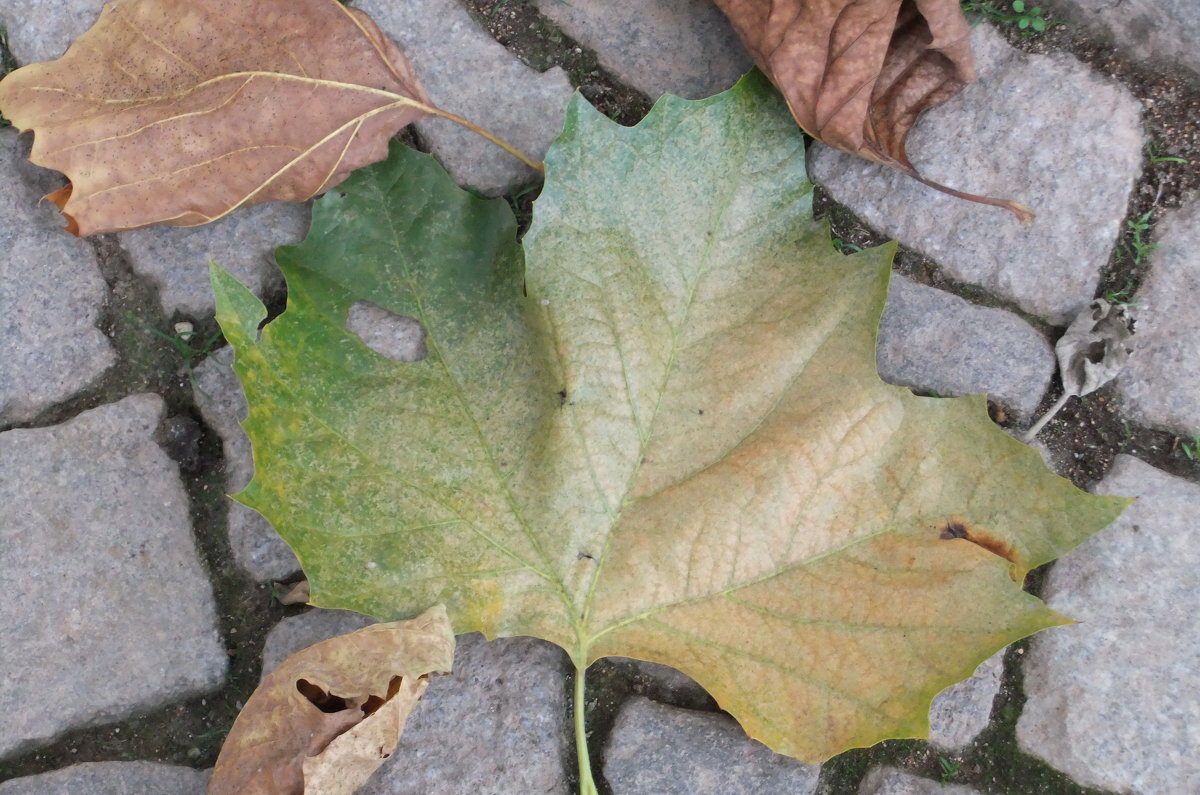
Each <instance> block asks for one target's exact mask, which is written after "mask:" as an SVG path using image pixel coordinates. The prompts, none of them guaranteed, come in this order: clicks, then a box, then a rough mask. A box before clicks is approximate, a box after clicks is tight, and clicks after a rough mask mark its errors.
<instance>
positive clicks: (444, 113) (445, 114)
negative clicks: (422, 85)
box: [419, 104, 546, 174]
mask: <svg viewBox="0 0 1200 795" xmlns="http://www.w3.org/2000/svg"><path fill="white" fill-rule="evenodd" d="M419 107H421V109H422V110H425V111H428V112H429V113H432V114H433V115H435V116H441V117H442V118H443V119H449V120H450V121H452V122H454V123H455V124H461V125H462V126H463V127H466V128H467V129H468V130H470V131H471V132H473V133H475V134H476V135H479V136H481V137H483V138H485V139H487V140H489V141H491V142H492V143H494V144H495V145H496V146H498V147H500V148H501V149H503V150H504V151H505V152H508V153H509V154H510V155H512V156H513V157H515V158H517V159H518V160H520V161H521V162H522V163H524V164H525V165H527V166H529V167H530V168H532V169H533V170H534V171H536V172H538V173H539V174H545V173H546V167H545V166H544V165H542V162H541V161H540V160H534V159H532V158H531V157H529V156H528V155H526V154H525V153H524V152H522V151H521V150H519V149H517V148H516V147H515V146H513V145H512V144H510V143H509V142H508V141H505V140H504V139H503V138H501V137H500V136H498V135H495V134H493V133H490V132H488V131H487V130H485V129H483V128H482V127H479V126H477V125H475V124H472V123H471V122H469V121H467V120H466V119H464V118H463V117H462V116H458V115H455V114H453V113H451V112H450V111H448V110H442V109H441V108H439V107H437V106H436V105H424V104H420V105H419Z"/></svg>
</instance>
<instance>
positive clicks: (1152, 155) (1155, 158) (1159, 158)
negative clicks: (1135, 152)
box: [1146, 138, 1188, 164]
mask: <svg viewBox="0 0 1200 795" xmlns="http://www.w3.org/2000/svg"><path fill="white" fill-rule="evenodd" d="M1146 159H1147V160H1149V161H1150V162H1151V163H1155V164H1157V163H1184V164H1186V163H1187V162H1188V159H1187V158H1186V157H1174V156H1172V155H1161V154H1159V153H1158V149H1157V148H1156V147H1155V146H1154V141H1152V140H1150V139H1149V138H1147V139H1146Z"/></svg>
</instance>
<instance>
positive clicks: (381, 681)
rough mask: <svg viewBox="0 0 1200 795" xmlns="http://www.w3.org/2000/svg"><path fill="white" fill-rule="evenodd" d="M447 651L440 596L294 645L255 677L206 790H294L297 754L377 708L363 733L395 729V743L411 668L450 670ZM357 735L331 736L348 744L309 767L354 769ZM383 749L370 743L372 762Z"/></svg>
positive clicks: (223, 793) (282, 793)
mask: <svg viewBox="0 0 1200 795" xmlns="http://www.w3.org/2000/svg"><path fill="white" fill-rule="evenodd" d="M453 658H454V633H453V631H452V630H451V628H450V622H449V620H448V619H447V617H446V609H445V608H444V607H442V606H441V605H438V606H437V607H433V608H430V609H429V610H427V611H425V612H424V613H423V614H421V615H420V616H418V617H417V618H414V619H412V620H410V621H396V622H392V623H389V624H374V625H372V626H369V627H367V628H365V629H360V630H359V631H357V632H352V633H350V634H349V635H341V636H339V637H336V638H332V639H330V640H327V641H324V642H322V643H318V644H316V645H314V646H310V647H308V648H307V649H304V650H303V651H300V652H298V653H296V654H293V655H292V656H291V657H289V658H287V659H286V660H284V661H283V662H282V663H281V664H280V665H279V667H278V668H276V669H275V670H274V671H272V672H271V673H270V674H268V675H267V677H266V678H265V679H263V681H262V683H261V684H260V685H259V686H258V689H257V690H255V691H254V694H253V695H252V696H250V700H249V701H248V702H247V703H246V707H245V708H244V709H243V710H242V713H241V714H240V715H239V716H238V718H237V721H236V722H235V723H234V724H233V728H232V729H230V731H229V736H228V737H226V738H225V744H224V746H222V748H221V755H220V756H219V757H218V758H217V766H216V769H215V770H214V771H213V775H212V779H211V781H210V782H209V785H208V786H209V789H208V791H209V795H235V793H236V795H258V794H259V793H261V795H299V793H303V792H304V791H305V785H304V772H303V767H304V763H305V760H306V759H308V758H309V757H313V756H317V755H319V754H321V753H322V752H323V751H325V750H326V749H327V748H329V747H330V746H331V744H332V743H333V742H334V741H335V739H336V738H338V737H339V736H341V735H343V734H345V733H347V732H350V731H352V730H353V729H354V728H355V727H356V726H359V725H361V724H363V723H366V722H367V720H368V719H370V718H371V717H373V716H374V715H377V714H379V712H380V711H383V712H384V714H383V716H382V717H381V718H380V719H379V720H377V721H376V720H373V721H371V725H370V726H368V727H367V729H366V734H365V736H366V737H367V738H369V740H370V741H371V742H375V741H377V740H379V739H380V738H384V737H387V736H391V735H394V739H393V740H392V745H393V747H394V745H395V741H396V740H398V739H399V737H400V730H401V729H402V728H403V723H404V719H406V718H407V716H408V713H409V712H410V711H411V710H412V707H413V706H414V705H415V704H416V702H417V699H418V698H420V694H421V692H422V690H423V689H424V688H423V686H419V685H418V681H419V680H420V677H422V676H424V675H425V674H428V673H430V672H432V671H449V670H450V665H451V663H452V662H453ZM406 683H407V684H406ZM397 699H399V700H398V701H397ZM391 702H396V703H391ZM376 724H377V725H376ZM360 739H361V737H360V736H358V735H355V736H352V737H351V738H350V740H349V741H347V742H346V743H340V744H339V746H343V745H344V746H347V748H341V747H339V748H337V749H336V750H334V751H333V752H332V753H331V754H329V756H328V757H327V758H326V759H325V761H324V762H323V763H321V764H319V765H318V767H321V766H339V765H340V769H342V770H343V771H344V772H345V774H346V775H347V776H351V775H353V776H360V775H362V773H363V770H364V769H365V768H364V767H363V764H362V757H363V756H364V755H363V754H362V753H361V751H360V749H359V742H358V741H359V740H360ZM347 750H348V753H347ZM390 751H391V749H390V748H389V749H385V750H384V751H380V752H376V753H375V757H376V759H377V760H378V762H379V763H382V761H383V759H384V758H386V756H383V754H384V753H390ZM347 756H349V757H351V758H354V757H357V759H351V760H349V761H348V760H347ZM351 768H354V769H355V770H356V771H357V772H353V773H352V772H349V771H350V769H351ZM369 776H370V771H367V772H366V777H369ZM365 780H366V778H365V777H364V778H363V781H365ZM317 791H319V790H317V789H313V788H310V792H317Z"/></svg>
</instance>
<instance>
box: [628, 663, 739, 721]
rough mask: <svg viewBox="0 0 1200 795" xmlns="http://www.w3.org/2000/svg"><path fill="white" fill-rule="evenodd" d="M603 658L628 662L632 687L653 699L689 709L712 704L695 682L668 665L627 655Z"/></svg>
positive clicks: (713, 702) (710, 698)
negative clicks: (630, 668)
mask: <svg viewBox="0 0 1200 795" xmlns="http://www.w3.org/2000/svg"><path fill="white" fill-rule="evenodd" d="M607 662H610V663H614V664H618V665H620V664H625V665H629V666H631V667H632V669H633V675H634V678H633V684H634V691H635V692H637V693H641V694H644V695H647V696H650V697H652V698H653V699H654V700H656V701H664V702H667V703H670V704H673V705H675V706H677V707H688V708H690V709H704V708H710V707H711V706H715V704H716V702H715V701H713V698H712V696H710V695H709V694H708V691H707V690H705V689H704V688H703V687H701V686H700V683H699V682H697V681H696V680H695V679H692V677H690V676H688V675H687V674H685V673H683V672H682V671H679V670H677V669H675V668H672V667H671V666H669V665H661V664H659V663H652V662H647V661H645V660H634V659H631V658H629V657H610V658H608V660H607Z"/></svg>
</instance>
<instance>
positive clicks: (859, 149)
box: [715, 0, 1034, 222]
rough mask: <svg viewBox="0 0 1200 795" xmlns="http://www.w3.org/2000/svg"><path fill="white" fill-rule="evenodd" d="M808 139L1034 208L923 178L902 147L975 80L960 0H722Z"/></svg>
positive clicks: (1020, 209)
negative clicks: (932, 111)
mask: <svg viewBox="0 0 1200 795" xmlns="http://www.w3.org/2000/svg"><path fill="white" fill-rule="evenodd" d="M715 2H716V4H717V5H718V6H719V7H720V8H721V10H722V11H724V12H725V14H726V16H728V17H729V20H730V22H731V23H732V24H733V27H734V29H736V30H737V32H738V35H739V36H741V38H742V41H743V42H744V43H745V44H746V47H747V48H748V49H749V50H750V53H751V55H753V57H754V61H755V63H756V64H758V67H759V68H760V69H762V70H763V72H764V73H765V74H766V75H767V76H768V77H769V78H770V79H771V82H773V83H774V84H775V85H776V86H777V87H778V88H779V90H780V91H781V92H782V93H783V95H784V98H785V99H786V100H787V103H788V107H789V108H790V109H791V111H792V115H793V116H794V117H795V119H796V121H797V122H798V123H799V124H800V126H801V127H802V128H803V129H804V130H805V132H807V133H808V134H809V135H811V136H813V137H814V138H816V139H817V140H819V141H823V142H824V143H826V144H829V145H830V146H833V147H836V148H838V149H841V150H844V151H846V152H850V153H852V154H856V155H858V156H859V157H864V158H866V159H868V160H873V161H875V162H877V163H883V164H884V165H886V166H890V167H891V168H894V169H896V170H897V171H900V172H902V173H904V174H907V175H908V176H910V177H912V178H913V179H916V180H918V181H919V182H922V183H924V184H925V185H928V186H930V187H931V188H935V189H936V190H940V191H942V192H944V193H948V194H950V195H952V196H957V197H959V198H961V199H967V200H968V201H973V202H979V203H982V204H991V205H995V206H997V207H1004V208H1005V209H1007V210H1010V211H1011V212H1012V213H1013V214H1014V215H1016V216H1017V218H1018V219H1020V220H1021V221H1022V222H1029V221H1032V220H1033V217H1034V216H1033V212H1032V211H1031V210H1030V209H1029V208H1028V207H1026V206H1025V205H1023V204H1019V203H1018V202H1015V201H1012V200H1010V199H995V198H992V197H990V196H976V195H974V194H970V193H963V192H962V191H958V190H955V189H953V188H948V187H946V186H945V185H940V184H938V183H936V182H933V181H931V180H928V179H926V178H925V177H923V176H921V174H920V173H919V172H918V171H917V169H916V168H915V167H914V166H913V164H912V163H911V162H909V159H908V153H907V152H906V151H905V141H906V140H907V138H908V133H909V131H910V130H911V129H912V126H913V124H914V123H916V120H917V118H918V117H919V116H920V115H921V114H922V113H923V112H924V111H926V110H928V109H929V108H931V107H933V106H934V105H938V104H941V103H942V102H945V101H946V100H947V99H949V98H950V97H952V96H954V95H955V94H957V93H958V92H959V91H961V90H962V88H963V87H964V86H965V85H967V84H968V83H971V82H973V81H974V80H975V69H974V66H973V63H972V59H971V44H970V28H969V26H968V25H967V20H966V18H965V17H964V16H963V12H962V8H961V7H960V5H959V2H958V0H715Z"/></svg>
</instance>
